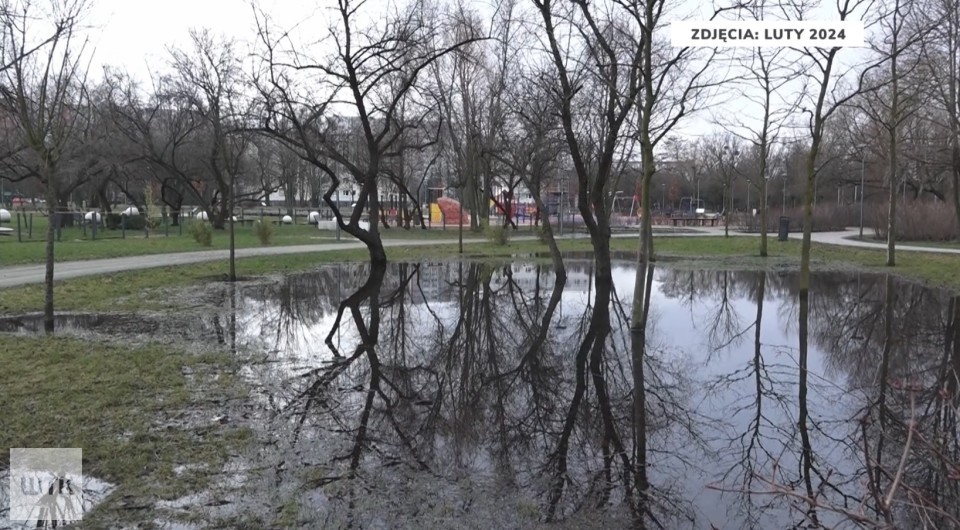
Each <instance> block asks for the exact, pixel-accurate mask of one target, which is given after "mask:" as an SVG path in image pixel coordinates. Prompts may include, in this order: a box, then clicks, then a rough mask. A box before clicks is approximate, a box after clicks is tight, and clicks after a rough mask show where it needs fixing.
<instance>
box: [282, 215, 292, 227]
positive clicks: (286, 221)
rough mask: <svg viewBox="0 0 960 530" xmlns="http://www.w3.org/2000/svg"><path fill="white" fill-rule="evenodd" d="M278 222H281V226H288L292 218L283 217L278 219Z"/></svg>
mask: <svg viewBox="0 0 960 530" xmlns="http://www.w3.org/2000/svg"><path fill="white" fill-rule="evenodd" d="M280 221H281V222H282V223H283V224H285V225H288V224H290V223H292V222H293V217H290V216H289V215H284V216H283V218H282V219H280Z"/></svg>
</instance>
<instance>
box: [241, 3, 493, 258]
mask: <svg viewBox="0 0 960 530" xmlns="http://www.w3.org/2000/svg"><path fill="white" fill-rule="evenodd" d="M364 7H365V3H364V2H362V1H361V2H353V1H351V0H338V2H337V7H336V14H337V19H338V20H337V22H336V23H335V24H332V25H331V27H330V29H329V33H328V35H327V38H326V39H324V40H323V42H324V43H327V44H330V45H332V46H333V47H334V49H335V52H334V53H333V54H331V55H330V56H329V57H326V58H323V57H313V56H311V54H310V49H309V46H308V45H305V44H304V43H297V42H294V39H293V38H292V37H291V35H290V34H289V33H282V34H280V35H276V34H275V33H274V32H273V29H272V28H271V27H270V20H269V17H268V16H267V15H266V14H265V13H264V12H263V11H258V12H257V23H258V38H259V40H260V44H261V51H260V55H261V58H262V69H261V71H260V72H259V73H258V74H257V76H256V78H255V84H256V87H257V89H258V91H259V93H260V97H261V99H262V102H261V105H262V119H261V126H260V127H259V129H260V130H261V131H262V132H264V133H265V134H269V135H272V136H273V137H275V138H277V139H279V140H280V141H282V142H283V143H284V144H285V145H286V146H287V147H288V148H290V149H293V150H294V151H295V152H296V153H297V154H298V156H300V157H301V158H303V159H304V160H306V161H308V162H309V163H311V164H313V165H315V166H316V167H318V168H319V169H320V170H322V171H323V172H324V173H325V174H326V175H327V176H328V177H329V178H330V180H331V182H332V185H331V186H330V187H329V188H328V189H327V192H326V193H325V194H324V200H325V201H326V203H327V205H328V206H329V207H330V208H331V210H332V211H333V214H334V216H335V217H336V220H337V223H338V224H339V226H340V227H341V228H342V229H343V230H344V231H345V232H347V233H348V234H350V235H352V236H354V237H356V238H357V239H359V240H361V241H362V242H363V243H364V244H365V245H366V246H367V249H368V251H369V253H370V260H371V262H372V263H379V264H383V263H386V260H387V256H386V252H385V251H384V247H383V242H382V241H381V238H380V230H379V223H380V208H381V205H380V179H381V177H382V175H383V172H382V168H383V162H384V160H385V159H386V158H389V157H394V156H397V155H398V152H397V149H398V148H399V147H400V145H401V144H402V142H400V140H401V138H402V137H403V133H404V131H407V130H411V129H421V130H423V129H427V128H429V124H430V119H429V115H430V113H429V109H428V106H427V105H425V104H423V103H422V101H420V100H418V99H417V97H416V96H417V88H418V81H419V78H420V76H421V74H423V72H424V70H426V69H427V68H428V67H429V66H430V65H431V64H432V63H433V62H434V61H436V60H437V59H438V58H440V57H442V56H444V55H445V54H447V53H450V52H452V51H454V50H457V49H458V48H460V47H462V46H465V45H467V44H469V43H471V42H475V41H477V40H478V38H475V37H469V38H465V39H463V40H462V41H457V42H454V43H452V44H450V45H449V46H446V47H444V48H441V49H436V48H435V47H433V46H432V44H433V43H434V42H435V40H436V39H435V36H436V34H437V31H438V28H437V23H436V21H435V20H433V19H431V18H430V11H429V9H428V8H427V7H426V6H425V5H424V4H423V3H422V2H412V3H411V4H409V5H408V6H406V7H405V8H404V10H403V11H402V12H400V13H392V14H390V15H389V17H388V22H387V23H385V24H382V25H376V26H373V27H369V28H363V27H361V25H360V23H359V22H358V20H359V19H360V18H361V15H362V9H363V8H364ZM341 105H348V106H349V107H351V110H352V111H353V112H354V113H355V114H356V118H355V120H356V122H357V124H358V129H359V131H360V134H359V138H358V140H359V145H357V146H356V147H357V148H358V149H351V146H352V145H353V142H351V141H348V142H343V141H341V140H343V136H342V135H341V134H338V133H339V131H340V130H341V125H342V124H341V123H340V122H341V121H343V120H340V119H339V117H338V115H337V113H336V108H337V107H338V106H341ZM404 110H405V111H406V112H407V114H404V112H403V111H404ZM337 167H342V168H343V169H344V170H345V171H346V173H347V174H348V175H349V176H350V178H351V179H352V180H353V181H354V182H355V183H356V185H357V186H358V187H359V195H358V197H357V201H356V203H355V205H354V206H353V207H352V212H351V213H350V215H349V216H345V215H343V213H342V212H341V210H340V205H339V204H338V203H337V202H335V201H334V194H335V193H336V192H337V189H338V188H339V187H340V184H341V181H342V179H341V174H340V173H339V172H338V171H337ZM394 184H396V181H394ZM400 192H401V193H403V194H405V195H408V196H410V197H411V199H412V200H414V201H417V202H419V198H417V197H414V196H412V195H411V193H410V190H409V189H402V190H400ZM364 212H369V213H368V219H369V225H368V227H367V228H364V227H362V226H361V225H360V220H361V217H362V216H363V213H364Z"/></svg>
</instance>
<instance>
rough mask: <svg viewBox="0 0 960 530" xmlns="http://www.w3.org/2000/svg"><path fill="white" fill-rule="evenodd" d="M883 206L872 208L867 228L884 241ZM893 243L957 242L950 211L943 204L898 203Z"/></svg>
mask: <svg viewBox="0 0 960 530" xmlns="http://www.w3.org/2000/svg"><path fill="white" fill-rule="evenodd" d="M888 214H889V211H888V209H887V205H886V204H883V205H879V204H878V205H876V206H875V207H874V208H873V214H872V219H871V224H872V225H873V229H874V233H875V234H876V237H877V239H887V219H889V215H888ZM896 229H897V233H896V239H897V241H950V240H952V239H957V238H960V230H958V229H957V218H956V213H955V212H954V211H953V208H952V207H951V206H950V205H948V204H947V203H944V202H921V201H909V202H904V201H900V203H899V204H897V226H896Z"/></svg>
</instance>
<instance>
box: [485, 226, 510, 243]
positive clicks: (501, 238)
mask: <svg viewBox="0 0 960 530" xmlns="http://www.w3.org/2000/svg"><path fill="white" fill-rule="evenodd" d="M486 234H487V239H489V240H490V242H491V243H493V244H494V245H500V246H503V245H506V244H507V243H509V242H510V228H509V227H506V226H501V225H490V226H488V227H487V229H486Z"/></svg>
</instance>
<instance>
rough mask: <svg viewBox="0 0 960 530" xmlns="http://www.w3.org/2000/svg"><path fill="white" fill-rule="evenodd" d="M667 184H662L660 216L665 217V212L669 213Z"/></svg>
mask: <svg viewBox="0 0 960 530" xmlns="http://www.w3.org/2000/svg"><path fill="white" fill-rule="evenodd" d="M666 201H667V183H666V182H661V183H660V215H663V212H665V211H667V204H666Z"/></svg>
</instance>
